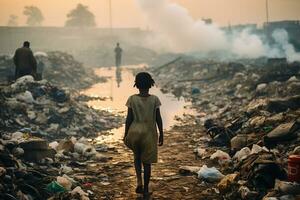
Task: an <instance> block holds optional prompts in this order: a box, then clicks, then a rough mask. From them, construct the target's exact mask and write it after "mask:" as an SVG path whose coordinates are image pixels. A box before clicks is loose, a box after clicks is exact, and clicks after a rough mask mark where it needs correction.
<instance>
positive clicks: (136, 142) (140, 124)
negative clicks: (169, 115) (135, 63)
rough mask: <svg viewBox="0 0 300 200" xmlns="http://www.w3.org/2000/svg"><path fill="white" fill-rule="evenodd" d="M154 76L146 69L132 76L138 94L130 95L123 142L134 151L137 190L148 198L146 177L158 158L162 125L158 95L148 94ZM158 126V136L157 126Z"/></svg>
mask: <svg viewBox="0 0 300 200" xmlns="http://www.w3.org/2000/svg"><path fill="white" fill-rule="evenodd" d="M154 83H155V82H154V80H153V79H152V77H151V75H150V74H149V73H147V72H140V73H138V74H137V75H136V77H135V84H134V87H137V88H138V90H139V94H134V95H132V96H130V97H129V98H128V100H127V103H126V106H127V107H128V112H127V118H126V126H125V135H124V143H125V145H126V146H127V147H128V148H130V149H131V150H132V151H133V153H134V166H135V171H136V177H137V187H136V193H140V194H143V195H144V198H146V199H147V198H149V197H150V195H151V193H150V192H149V187H148V186H149V181H150V177H151V164H152V163H156V162H157V144H158V145H159V146H162V145H163V140H164V136H163V125H162V118H161V115H160V110H159V107H160V105H161V103H160V100H159V99H158V97H157V96H155V95H152V94H149V89H150V88H151V87H152V86H154ZM156 125H157V127H158V130H159V133H160V134H159V138H158V134H157V127H156ZM142 165H143V167H144V185H143V181H142Z"/></svg>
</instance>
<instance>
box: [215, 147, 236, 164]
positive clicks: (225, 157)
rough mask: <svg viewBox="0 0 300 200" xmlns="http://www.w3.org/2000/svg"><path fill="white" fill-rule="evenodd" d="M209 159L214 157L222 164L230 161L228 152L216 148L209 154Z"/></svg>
mask: <svg viewBox="0 0 300 200" xmlns="http://www.w3.org/2000/svg"><path fill="white" fill-rule="evenodd" d="M210 159H211V160H215V159H216V160H217V161H218V163H219V164H220V165H223V164H225V163H228V162H230V161H231V157H230V156H229V154H228V153H226V152H223V151H221V150H217V151H216V152H215V153H213V154H212V155H211V156H210Z"/></svg>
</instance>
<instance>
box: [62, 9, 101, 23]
mask: <svg viewBox="0 0 300 200" xmlns="http://www.w3.org/2000/svg"><path fill="white" fill-rule="evenodd" d="M67 17H68V19H67V21H66V24H65V26H69V27H94V26H96V22H95V16H94V14H93V13H92V12H90V11H89V10H88V7H87V6H84V5H82V4H78V5H77V7H76V8H75V9H73V10H71V11H70V13H69V14H67Z"/></svg>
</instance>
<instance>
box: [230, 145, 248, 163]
mask: <svg viewBox="0 0 300 200" xmlns="http://www.w3.org/2000/svg"><path fill="white" fill-rule="evenodd" d="M250 154H251V150H250V149H249V147H244V148H242V149H241V150H240V151H238V152H236V154H235V155H234V156H233V158H235V159H237V160H238V161H242V160H244V159H246V158H247V157H248V156H249V155H250Z"/></svg>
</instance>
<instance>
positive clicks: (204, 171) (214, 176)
mask: <svg viewBox="0 0 300 200" xmlns="http://www.w3.org/2000/svg"><path fill="white" fill-rule="evenodd" d="M223 177H224V175H223V174H222V173H221V172H220V171H219V170H217V169H216V168H215V167H212V168H209V167H207V166H206V165H203V166H202V167H201V169H200V170H199V172H198V178H199V179H203V180H204V181H207V182H217V181H220V180H221V179H222V178H223Z"/></svg>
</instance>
